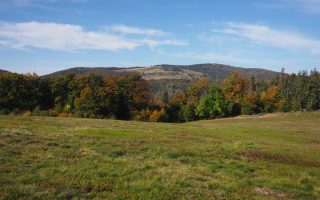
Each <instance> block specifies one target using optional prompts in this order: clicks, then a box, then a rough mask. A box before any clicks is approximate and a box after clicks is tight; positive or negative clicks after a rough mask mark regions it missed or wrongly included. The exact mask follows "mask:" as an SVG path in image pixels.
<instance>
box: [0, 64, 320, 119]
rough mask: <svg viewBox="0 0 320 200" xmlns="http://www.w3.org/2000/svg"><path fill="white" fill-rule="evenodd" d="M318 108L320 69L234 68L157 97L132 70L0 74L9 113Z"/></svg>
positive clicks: (188, 115) (0, 104) (205, 115)
mask: <svg viewBox="0 0 320 200" xmlns="http://www.w3.org/2000/svg"><path fill="white" fill-rule="evenodd" d="M319 108H320V73H319V72H318V71H317V70H312V71H311V72H310V73H308V72H306V71H302V72H299V73H297V74H287V73H284V70H282V72H281V73H280V74H279V75H278V76H277V77H275V78H274V79H273V80H271V81H266V80H255V78H254V77H251V78H246V77H244V76H242V75H240V74H239V73H232V74H231V75H230V76H228V77H227V78H225V79H224V80H223V81H222V82H221V83H217V82H214V83H212V81H211V80H209V79H208V78H201V79H198V80H196V81H194V82H189V83H188V86H187V89H186V90H184V91H182V90H181V91H179V92H178V93H177V94H176V95H173V96H172V95H169V94H168V92H166V91H165V92H163V93H162V95H161V97H157V98H155V97H154V95H153V92H152V90H151V86H150V82H148V81H146V80H144V79H142V78H141V76H140V75H139V74H136V73H133V74H129V75H126V76H105V77H103V76H98V75H94V74H84V75H79V76H76V75H75V74H72V73H67V74H65V75H64V76H61V77H40V76H37V75H36V74H16V73H9V72H1V73H0V112H1V113H2V114H11V115H17V114H18V115H34V116H51V117H57V116H59V117H83V118H111V119H121V120H138V121H152V122H187V121H194V120H199V119H213V118H222V117H231V116H237V115H252V114H259V113H272V112H292V111H310V110H317V109H319Z"/></svg>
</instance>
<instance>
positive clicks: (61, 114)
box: [58, 112, 69, 117]
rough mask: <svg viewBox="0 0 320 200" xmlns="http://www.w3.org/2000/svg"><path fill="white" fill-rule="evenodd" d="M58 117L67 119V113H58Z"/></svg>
mask: <svg viewBox="0 0 320 200" xmlns="http://www.w3.org/2000/svg"><path fill="white" fill-rule="evenodd" d="M58 116H59V117H69V113H66V112H62V113H59V115H58Z"/></svg>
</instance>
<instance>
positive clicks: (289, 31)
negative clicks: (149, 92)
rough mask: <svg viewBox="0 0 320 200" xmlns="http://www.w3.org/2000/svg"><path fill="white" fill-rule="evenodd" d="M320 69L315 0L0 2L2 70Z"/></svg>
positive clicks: (319, 17) (319, 3) (319, 8)
mask: <svg viewBox="0 0 320 200" xmlns="http://www.w3.org/2000/svg"><path fill="white" fill-rule="evenodd" d="M198 63H220V64H227V65H233V66H238V67H255V68H264V69H270V70H274V71H280V70H281V68H285V71H286V72H289V73H291V72H294V73H296V72H298V71H299V70H309V71H310V70H312V69H314V68H318V69H319V67H320V0H251V1H250V0H241V1H237V0H224V1H222V0H221V1H218V0H1V1H0V69H4V70H9V71H12V72H18V73H37V74H39V75H44V74H48V73H52V72H55V71H58V70H63V69H67V68H71V67H113V66H116V67H133V66H151V65H157V64H183V65H185V64H198Z"/></svg>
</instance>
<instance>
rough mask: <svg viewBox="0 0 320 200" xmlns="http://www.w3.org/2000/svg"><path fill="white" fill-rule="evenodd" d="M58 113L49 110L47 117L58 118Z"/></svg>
mask: <svg viewBox="0 0 320 200" xmlns="http://www.w3.org/2000/svg"><path fill="white" fill-rule="evenodd" d="M58 115H59V113H58V112H57V111H55V110H52V109H49V110H48V116H49V117H58Z"/></svg>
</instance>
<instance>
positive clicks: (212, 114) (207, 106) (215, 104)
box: [196, 86, 227, 118]
mask: <svg viewBox="0 0 320 200" xmlns="http://www.w3.org/2000/svg"><path fill="white" fill-rule="evenodd" d="M196 113H197V115H198V116H199V117H200V118H216V117H223V116H225V115H226V114H227V102H226V99H225V96H224V94H223V92H222V90H221V89H220V88H218V87H216V86H213V87H211V88H210V90H209V93H208V95H207V96H205V97H203V98H202V99H201V100H200V103H199V105H198V106H197V108H196Z"/></svg>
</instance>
